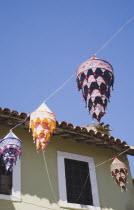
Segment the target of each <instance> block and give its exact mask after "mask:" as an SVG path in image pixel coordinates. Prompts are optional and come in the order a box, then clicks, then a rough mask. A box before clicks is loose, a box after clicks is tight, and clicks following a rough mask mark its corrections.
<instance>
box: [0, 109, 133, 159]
mask: <svg viewBox="0 0 134 210" xmlns="http://www.w3.org/2000/svg"><path fill="white" fill-rule="evenodd" d="M26 117H28V115H27V114H26V113H25V112H22V113H20V114H19V113H18V112H17V111H16V110H13V111H11V110H10V109H8V108H4V109H2V108H0V123H2V122H3V123H5V124H8V120H9V119H10V120H9V121H10V123H9V125H10V126H11V121H12V124H13V126H14V125H16V122H17V121H18V123H20V122H21V121H22V120H24V119H25V118H26ZM16 120H17V121H16ZM28 122H29V117H28V119H27V120H26V122H25V123H23V125H22V127H25V128H28V124H29V123H28ZM102 125H103V124H102V123H101V126H102ZM56 126H57V128H56V131H55V132H54V134H55V135H63V134H64V133H65V134H66V135H72V139H74V140H76V141H82V142H84V141H85V142H86V143H92V142H94V143H95V144H96V145H103V144H104V146H108V147H111V148H114V149H117V150H120V151H122V150H125V149H127V148H129V145H128V144H127V143H126V142H125V141H121V140H120V139H118V138H117V139H116V138H114V137H113V136H110V135H109V134H108V133H103V130H105V126H103V127H102V128H103V129H102V132H98V131H96V130H95V127H94V126H93V125H92V126H85V127H80V126H74V125H73V124H71V123H67V122H66V121H62V122H58V121H56ZM95 126H96V128H98V125H95ZM64 136H65V135H63V137H64ZM130 148H131V149H130V150H129V151H128V152H127V154H130V155H134V147H132V146H131V147H130Z"/></svg>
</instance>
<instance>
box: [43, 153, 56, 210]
mask: <svg viewBox="0 0 134 210" xmlns="http://www.w3.org/2000/svg"><path fill="white" fill-rule="evenodd" d="M42 153H43V159H44V162H45V168H46V172H47V176H48V180H49V184H50V187H51V191H52V194H53V196H54V200H55V202H56V203H57V199H56V196H55V193H54V189H53V186H52V183H51V179H50V176H49V171H48V167H47V162H46V158H45V152H44V150H43V149H42ZM57 205H58V203H57ZM58 206H59V205H58Z"/></svg>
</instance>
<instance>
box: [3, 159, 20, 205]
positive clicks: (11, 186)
mask: <svg viewBox="0 0 134 210" xmlns="http://www.w3.org/2000/svg"><path fill="white" fill-rule="evenodd" d="M0 199H5V200H13V201H21V193H20V159H19V158H18V159H17V162H16V165H14V166H13V171H12V173H7V174H5V167H4V166H3V165H2V159H0Z"/></svg>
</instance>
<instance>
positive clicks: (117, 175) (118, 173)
mask: <svg viewBox="0 0 134 210" xmlns="http://www.w3.org/2000/svg"><path fill="white" fill-rule="evenodd" d="M110 169H111V174H112V177H113V178H114V179H115V181H116V183H117V185H119V186H120V188H121V191H123V190H124V191H126V190H127V189H126V183H127V178H126V177H127V174H128V173H127V167H126V165H125V164H124V163H123V162H121V161H119V160H118V159H117V158H115V159H114V161H113V162H112V164H111V166H110Z"/></svg>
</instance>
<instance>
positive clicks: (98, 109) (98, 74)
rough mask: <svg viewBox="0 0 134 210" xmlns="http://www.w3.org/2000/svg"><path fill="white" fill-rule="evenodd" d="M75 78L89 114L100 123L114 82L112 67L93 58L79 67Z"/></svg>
mask: <svg viewBox="0 0 134 210" xmlns="http://www.w3.org/2000/svg"><path fill="white" fill-rule="evenodd" d="M76 76H77V86H78V90H82V95H83V98H84V100H85V102H86V107H87V109H88V110H89V113H90V111H92V118H96V119H97V120H98V121H99V122H100V119H101V117H102V116H103V115H104V114H105V109H106V107H107V104H108V102H109V101H110V88H111V87H113V82H114V76H113V68H112V66H111V65H110V64H109V63H108V62H107V61H104V60H101V59H98V58H95V57H93V58H90V59H89V60H87V61H85V62H84V63H82V64H81V65H80V66H79V68H78V70H77V72H76Z"/></svg>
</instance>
